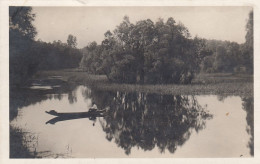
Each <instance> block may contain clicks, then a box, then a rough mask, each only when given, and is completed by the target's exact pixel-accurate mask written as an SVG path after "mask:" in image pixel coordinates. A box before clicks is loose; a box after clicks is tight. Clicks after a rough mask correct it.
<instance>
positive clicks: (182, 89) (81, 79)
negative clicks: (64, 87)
mask: <svg viewBox="0 0 260 164" xmlns="http://www.w3.org/2000/svg"><path fill="white" fill-rule="evenodd" d="M50 76H62V79H63V80H65V81H68V82H72V83H76V84H80V85H89V86H91V87H94V88H96V89H100V90H107V91H125V92H135V91H138V92H146V93H161V94H182V95H190V94H195V95H198V94H200V95H201V94H202V95H206V94H221V95H244V96H252V95H253V76H251V75H233V74H200V75H197V76H196V78H195V79H194V80H193V81H192V84H189V85H177V84H167V85H138V84H116V83H111V82H109V81H108V80H107V78H106V76H105V75H90V74H87V73H86V72H80V71H76V70H57V71H42V72H38V73H37V74H36V76H35V77H34V78H47V77H50Z"/></svg>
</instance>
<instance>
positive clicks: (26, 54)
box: [9, 7, 82, 86]
mask: <svg viewBox="0 0 260 164" xmlns="http://www.w3.org/2000/svg"><path fill="white" fill-rule="evenodd" d="M34 18H35V15H34V14H33V13H32V8H31V7H10V8H9V62H10V63H9V65H10V69H9V71H10V72H9V75H10V76H9V78H10V86H21V85H24V84H25V83H26V81H27V80H28V79H29V78H30V77H31V76H32V75H33V74H34V73H36V72H37V71H38V70H39V69H63V68H75V67H78V65H79V62H80V60H81V57H82V54H81V52H80V51H79V50H78V49H77V48H76V45H77V43H76V37H74V36H72V35H69V36H68V44H65V43H61V41H58V42H53V43H45V42H42V41H35V36H36V34H37V31H36V29H35V27H34V26H33V24H32V22H33V21H34Z"/></svg>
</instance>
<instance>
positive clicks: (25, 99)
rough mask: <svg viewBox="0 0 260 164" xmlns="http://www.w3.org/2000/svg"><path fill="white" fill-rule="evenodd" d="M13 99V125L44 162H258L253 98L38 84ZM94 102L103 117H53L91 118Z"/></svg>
mask: <svg viewBox="0 0 260 164" xmlns="http://www.w3.org/2000/svg"><path fill="white" fill-rule="evenodd" d="M10 93H11V95H10V126H11V127H13V128H17V129H20V130H21V131H23V140H25V141H26V142H24V141H23V144H25V145H26V146H27V147H28V149H29V150H30V152H31V153H33V154H36V155H37V156H38V157H45V158H110V157H111V158H118V157H127V158H132V157H159V158H160V157H174V158H178V157H182V158H184V157H252V156H253V148H254V138H253V136H254V132H253V127H254V126H253V98H252V97H245V96H223V95H160V94H153V93H138V92H130V93H125V92H120V91H102V90H99V89H98V88H95V87H91V86H83V85H63V86H59V85H56V86H47V87H44V86H37V85H35V86H32V87H30V88H23V89H19V90H11V92H10ZM93 102H95V104H96V105H97V107H98V109H102V110H105V114H104V115H102V116H100V117H95V118H91V117H87V116H86V117H83V118H71V119H55V116H53V115H51V114H48V113H46V111H51V110H55V111H56V112H61V113H77V112H87V111H88V109H89V108H90V107H91V106H92V103H93ZM12 137H13V136H12V135H11V138H10V140H11V142H12V140H14V139H15V138H12ZM10 149H11V150H10V151H11V152H12V151H15V150H14V149H15V148H13V147H11V148H10Z"/></svg>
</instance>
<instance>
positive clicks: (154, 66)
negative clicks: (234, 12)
mask: <svg viewBox="0 0 260 164" xmlns="http://www.w3.org/2000/svg"><path fill="white" fill-rule="evenodd" d="M249 17H250V18H249V20H248V23H247V25H246V30H247V35H246V43H244V44H238V43H236V42H229V41H219V40H206V39H200V38H198V37H195V38H194V39H191V38H190V34H189V31H188V29H187V28H186V27H185V26H184V25H183V24H181V23H179V24H176V23H175V21H174V19H173V18H169V19H168V20H167V21H166V22H164V21H163V20H162V19H159V20H158V21H157V22H155V23H154V22H152V21H151V20H150V19H147V20H141V21H138V22H137V23H136V24H133V23H131V22H130V21H129V18H128V17H127V16H125V17H124V20H123V22H122V23H121V24H120V25H119V26H117V27H116V29H115V30H114V31H113V33H112V32H110V31H107V32H106V33H105V39H104V40H103V41H102V43H101V44H100V45H98V44H97V43H96V42H92V43H90V44H89V45H88V46H87V47H85V48H84V49H83V52H84V55H83V58H82V60H81V63H80V66H81V68H83V69H84V70H86V71H88V72H89V73H93V74H106V75H107V77H108V79H109V80H110V81H114V82H124V83H159V84H162V83H177V84H179V83H181V84H188V83H191V80H192V79H193V77H194V74H195V73H196V72H200V71H201V72H207V73H213V72H231V73H232V72H236V73H241V72H243V73H252V71H253V31H252V30H253V14H252V12H251V13H250V14H249Z"/></svg>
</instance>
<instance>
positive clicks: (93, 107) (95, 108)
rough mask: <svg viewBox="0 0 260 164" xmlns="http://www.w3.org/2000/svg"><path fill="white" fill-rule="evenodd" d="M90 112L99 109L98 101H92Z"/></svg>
mask: <svg viewBox="0 0 260 164" xmlns="http://www.w3.org/2000/svg"><path fill="white" fill-rule="evenodd" d="M88 111H89V112H92V111H95V112H96V111H98V107H97V105H96V103H95V102H92V106H91V107H90V108H89V110H88Z"/></svg>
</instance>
